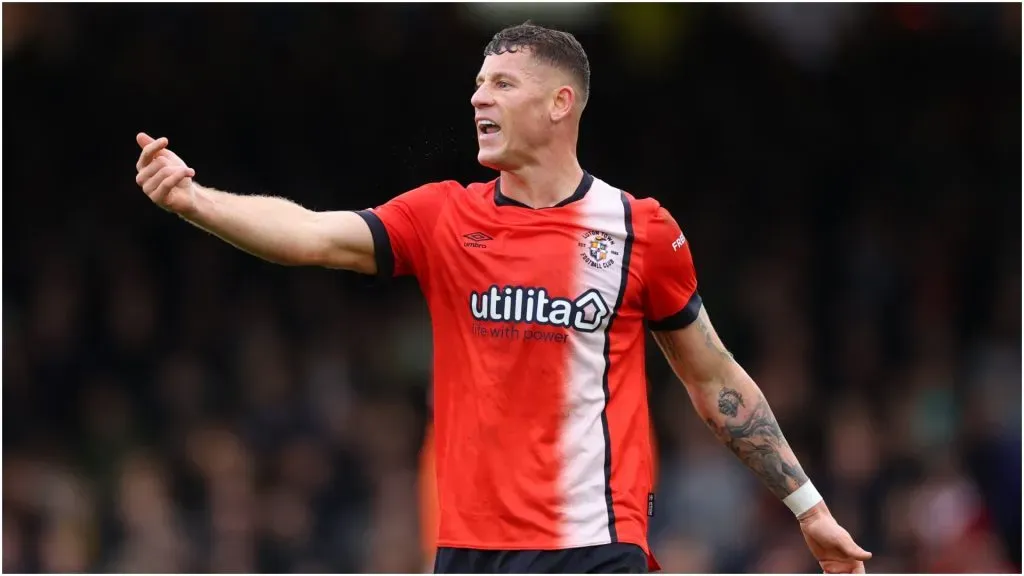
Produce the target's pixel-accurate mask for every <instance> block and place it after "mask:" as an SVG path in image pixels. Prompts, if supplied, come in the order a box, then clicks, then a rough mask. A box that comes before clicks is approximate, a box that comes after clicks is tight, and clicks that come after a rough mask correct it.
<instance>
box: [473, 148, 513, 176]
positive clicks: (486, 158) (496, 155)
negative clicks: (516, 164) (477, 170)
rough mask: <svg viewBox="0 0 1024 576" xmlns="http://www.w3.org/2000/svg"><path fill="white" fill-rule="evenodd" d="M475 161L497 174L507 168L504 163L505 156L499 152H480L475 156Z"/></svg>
mask: <svg viewBox="0 0 1024 576" xmlns="http://www.w3.org/2000/svg"><path fill="white" fill-rule="evenodd" d="M476 161H477V162H479V163H480V165H481V166H483V167H485V168H490V169H491V170H497V171H499V172H500V171H502V170H505V169H506V168H507V166H508V162H506V161H505V154H503V153H502V152H501V151H500V150H480V152H478V153H477V155H476Z"/></svg>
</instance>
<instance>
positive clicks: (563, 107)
mask: <svg viewBox="0 0 1024 576" xmlns="http://www.w3.org/2000/svg"><path fill="white" fill-rule="evenodd" d="M575 105H576V91H575V90H574V89H573V88H572V86H569V85H567V84H566V85H562V86H559V87H558V88H556V89H555V93H554V95H553V97H552V99H551V121H552V122H561V121H562V120H564V119H565V118H567V117H568V116H570V115H571V114H572V110H573V107H574V106H575Z"/></svg>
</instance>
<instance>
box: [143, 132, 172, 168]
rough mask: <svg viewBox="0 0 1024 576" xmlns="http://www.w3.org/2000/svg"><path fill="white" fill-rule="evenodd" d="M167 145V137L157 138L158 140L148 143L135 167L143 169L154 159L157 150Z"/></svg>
mask: <svg viewBox="0 0 1024 576" xmlns="http://www.w3.org/2000/svg"><path fill="white" fill-rule="evenodd" d="M166 147H167V138H163V137H161V138H157V139H156V140H154V141H152V142H150V143H149V144H147V145H146V147H145V148H143V149H142V154H140V155H139V161H138V162H136V163H135V169H136V170H142V169H143V168H144V167H146V166H147V165H148V164H149V163H150V162H152V161H153V156H155V155H156V153H157V152H159V151H160V150H163V149H164V148H166Z"/></svg>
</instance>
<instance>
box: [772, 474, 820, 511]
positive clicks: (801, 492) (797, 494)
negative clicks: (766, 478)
mask: <svg viewBox="0 0 1024 576" xmlns="http://www.w3.org/2000/svg"><path fill="white" fill-rule="evenodd" d="M822 500H823V498H822V497H821V494H820V493H818V489H817V488H815V487H814V484H812V483H811V481H810V480H808V481H807V482H804V485H803V486H801V487H799V488H797V489H796V490H795V491H793V493H792V494H790V495H789V496H786V497H785V498H784V499H783V500H782V503H783V504H785V505H786V506H789V509H790V510H792V511H793V515H795V516H799V515H801V514H803V513H804V512H807V511H808V510H810V509H811V508H814V506H815V505H817V504H818V502H821V501H822Z"/></svg>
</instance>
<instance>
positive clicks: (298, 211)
mask: <svg viewBox="0 0 1024 576" xmlns="http://www.w3.org/2000/svg"><path fill="white" fill-rule="evenodd" d="M195 194H196V197H195V204H194V210H192V211H190V212H189V213H187V214H183V215H182V217H183V218H185V220H188V221H189V222H191V223H192V224H194V225H196V226H197V227H199V228H202V229H203V230H206V231H207V232H209V233H211V234H213V235H215V236H217V237H219V238H220V239H222V240H224V241H225V242H228V243H229V244H231V245H233V246H235V247H237V248H239V249H240V250H243V251H245V252H248V253H250V254H252V255H254V256H257V257H259V258H262V259H264V260H268V261H270V262H274V263H276V264H284V265H291V266H297V265H312V264H316V263H318V260H319V259H320V254H321V253H322V251H323V249H324V248H323V247H321V246H319V245H318V242H317V240H316V239H317V238H318V237H319V235H318V234H316V233H315V228H316V226H317V213H316V212H312V211H310V210H307V209H305V208H303V207H302V206H299V205H298V204H296V203H294V202H291V201H289V200H285V199H283V198H274V197H269V196H240V195H236V194H230V193H227V192H222V191H219V190H215V189H212V188H207V187H205V186H200V185H198V184H195Z"/></svg>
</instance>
